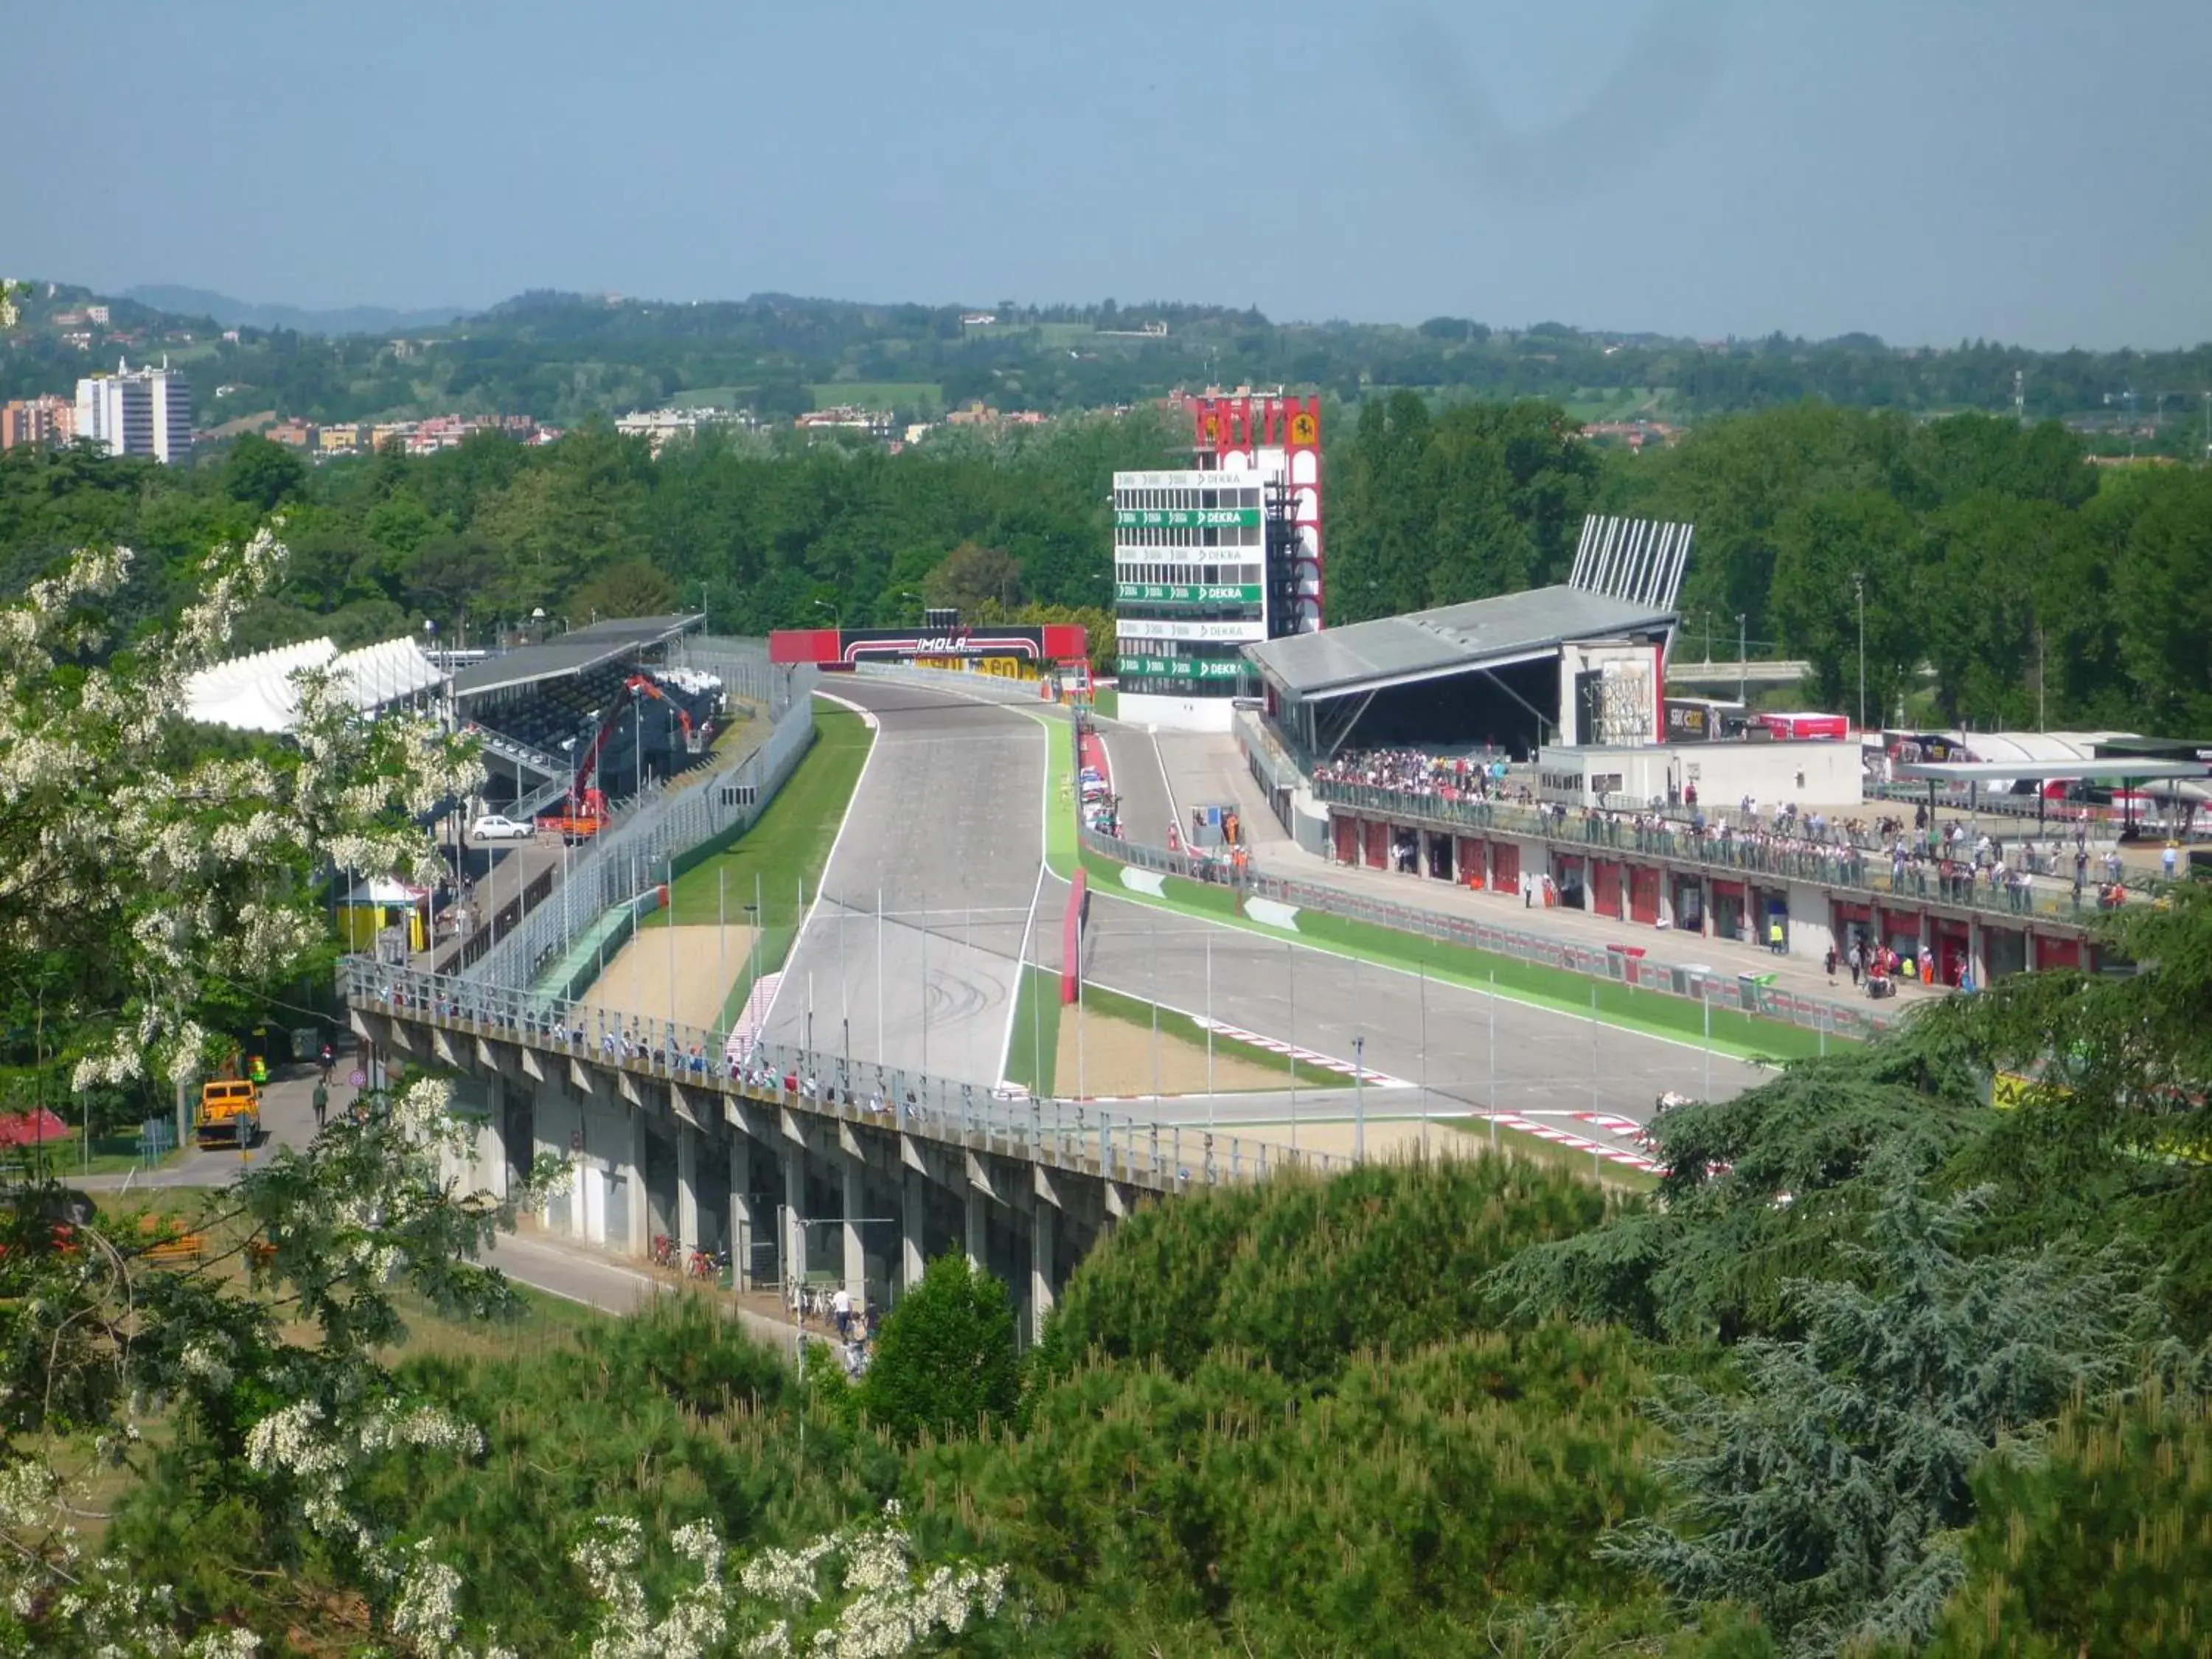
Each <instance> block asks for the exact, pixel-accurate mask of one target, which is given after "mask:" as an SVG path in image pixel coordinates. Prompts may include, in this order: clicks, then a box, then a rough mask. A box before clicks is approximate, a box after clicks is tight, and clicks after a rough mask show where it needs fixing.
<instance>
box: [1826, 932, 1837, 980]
mask: <svg viewBox="0 0 2212 1659" xmlns="http://www.w3.org/2000/svg"><path fill="white" fill-rule="evenodd" d="M1827 969H1828V983H1829V984H1831V985H1833V984H1834V983H1835V982H1836V946H1835V942H1834V941H1833V940H1830V941H1829V944H1828V957H1827Z"/></svg>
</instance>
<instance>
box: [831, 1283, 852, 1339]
mask: <svg viewBox="0 0 2212 1659" xmlns="http://www.w3.org/2000/svg"><path fill="white" fill-rule="evenodd" d="M829 1316H830V1318H832V1319H834V1320H835V1321H836V1323H837V1334H838V1336H839V1337H840V1338H841V1339H843V1338H848V1337H850V1336H851V1335H852V1334H853V1293H852V1291H848V1290H847V1289H846V1288H845V1287H844V1286H843V1285H839V1286H838V1287H837V1292H836V1295H835V1296H832V1297H830V1298H829Z"/></svg>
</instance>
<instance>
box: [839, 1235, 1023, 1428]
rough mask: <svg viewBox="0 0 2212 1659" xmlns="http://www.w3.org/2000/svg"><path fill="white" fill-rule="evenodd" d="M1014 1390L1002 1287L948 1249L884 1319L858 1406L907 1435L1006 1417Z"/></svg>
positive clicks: (1009, 1313) (1009, 1315) (1009, 1319)
mask: <svg viewBox="0 0 2212 1659" xmlns="http://www.w3.org/2000/svg"><path fill="white" fill-rule="evenodd" d="M1019 1396H1020V1381H1019V1374H1018V1370H1017V1367H1016V1364H1015V1360H1014V1312H1013V1308H1012V1304H1010V1303H1009V1302H1008V1301H1007V1300H1006V1287H1005V1286H1004V1285H1000V1283H999V1281H998V1280H997V1279H994V1278H993V1277H992V1276H991V1275H990V1274H989V1273H982V1272H980V1271H978V1270H976V1269H975V1268H972V1267H969V1264H968V1258H967V1257H966V1256H964V1255H961V1254H960V1253H959V1252H957V1251H950V1252H947V1253H946V1254H945V1255H941V1256H939V1257H938V1259H937V1260H936V1261H933V1262H931V1263H930V1264H929V1266H928V1267H927V1270H926V1271H925V1272H924V1273H923V1274H922V1277H921V1284H920V1285H916V1286H915V1288H914V1289H913V1290H912V1291H909V1292H908V1294H907V1296H906V1297H904V1298H903V1299H902V1301H901V1302H900V1303H899V1304H898V1305H897V1306H896V1307H895V1308H893V1309H892V1310H891V1311H890V1316H889V1317H888V1318H886V1319H885V1320H884V1323H883V1329H882V1331H881V1333H880V1334H879V1335H878V1340H877V1343H876V1356H875V1358H874V1359H873V1361H872V1362H871V1363H870V1364H869V1366H868V1373H867V1376H866V1377H865V1378H863V1379H862V1381H861V1384H860V1405H861V1408H862V1409H863V1410H864V1411H866V1413H867V1414H868V1415H869V1417H870V1418H871V1419H873V1420H874V1421H876V1422H878V1423H880V1424H882V1425H884V1427H885V1428H887V1429H889V1430H890V1431H891V1432H892V1433H893V1434H895V1435H896V1436H897V1437H899V1438H900V1439H902V1440H906V1441H912V1440H914V1439H915V1438H917V1437H920V1436H921V1435H924V1434H929V1435H937V1436H943V1435H948V1434H968V1433H973V1432H975V1431H976V1430H978V1429H980V1428H981V1427H984V1426H986V1425H991V1424H994V1423H1000V1422H1004V1421H1006V1419H1008V1418H1010V1417H1012V1415H1013V1411H1014V1407H1015V1406H1016V1405H1017V1403H1018V1401H1019Z"/></svg>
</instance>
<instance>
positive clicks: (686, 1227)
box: [676, 1123, 699, 1262]
mask: <svg viewBox="0 0 2212 1659" xmlns="http://www.w3.org/2000/svg"><path fill="white" fill-rule="evenodd" d="M676 1242H677V1244H678V1247H679V1248H680V1249H682V1250H683V1252H684V1260H685V1261H687V1262H688V1261H690V1257H691V1252H692V1251H694V1250H696V1249H698V1248H699V1132H698V1130H696V1129H695V1128H694V1127H691V1125H690V1124H689V1123H678V1125H677V1126H676Z"/></svg>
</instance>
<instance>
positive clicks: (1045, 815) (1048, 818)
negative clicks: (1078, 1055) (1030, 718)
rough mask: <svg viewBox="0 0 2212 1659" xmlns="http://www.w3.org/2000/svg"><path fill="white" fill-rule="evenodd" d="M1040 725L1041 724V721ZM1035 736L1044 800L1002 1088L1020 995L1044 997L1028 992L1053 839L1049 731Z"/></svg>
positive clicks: (1009, 1005)
mask: <svg viewBox="0 0 2212 1659" xmlns="http://www.w3.org/2000/svg"><path fill="white" fill-rule="evenodd" d="M1040 724H1041V725H1042V722H1040ZM1037 735H1038V736H1039V737H1041V738H1043V739H1044V745H1045V747H1044V786H1043V788H1042V797H1043V799H1042V800H1041V801H1040V802H1039V804H1038V806H1037V878H1036V887H1034V888H1033V889H1031V890H1030V911H1029V917H1028V919H1027V920H1026V921H1024V922H1023V923H1022V945H1021V949H1019V950H1018V951H1015V952H1014V994H1013V995H1012V996H1011V997H1009V998H1007V999H1006V1043H1005V1045H1004V1046H1003V1047H1001V1048H1000V1050H999V1083H1000V1086H1001V1087H1004V1086H1005V1085H1006V1080H1007V1079H1006V1067H1007V1066H1010V1065H1012V1063H1013V1058H1014V1025H1015V1024H1016V1020H1017V1018H1018V1016H1019V1014H1020V1013H1021V1008H1022V996H1023V994H1024V992H1029V993H1030V994H1031V995H1042V992H1033V991H1030V939H1031V938H1033V937H1034V936H1035V935H1036V912H1037V900H1038V899H1040V898H1042V896H1044V878H1045V873H1046V870H1047V868H1048V866H1047V865H1046V863H1045V855H1044V854H1045V848H1046V846H1047V845H1048V843H1049V842H1051V840H1052V808H1053V799H1052V728H1051V727H1050V726H1044V729H1043V730H1042V731H1041V732H1038V733H1037ZM1030 1018H1031V1019H1035V1018H1036V1013H1035V1012H1031V1013H1030ZM1031 1081H1035V1079H1031Z"/></svg>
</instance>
